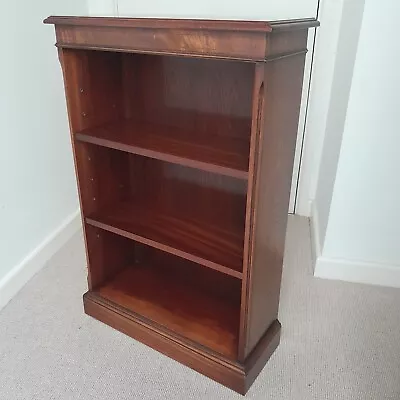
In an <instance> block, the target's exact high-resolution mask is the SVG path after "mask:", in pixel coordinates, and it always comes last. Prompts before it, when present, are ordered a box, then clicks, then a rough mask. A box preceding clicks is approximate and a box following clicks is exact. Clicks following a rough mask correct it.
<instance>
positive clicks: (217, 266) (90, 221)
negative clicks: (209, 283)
mask: <svg viewBox="0 0 400 400" xmlns="http://www.w3.org/2000/svg"><path fill="white" fill-rule="evenodd" d="M85 222H86V223H87V224H89V225H91V226H94V227H96V228H100V229H103V230H105V231H108V232H111V233H114V234H116V235H119V236H123V237H125V238H127V239H131V240H134V241H136V242H139V243H142V244H145V245H147V246H150V247H153V248H155V249H158V250H161V251H165V252H166V253H169V254H172V255H175V256H178V257H181V258H184V259H186V260H189V261H192V262H194V263H196V264H200V265H203V266H204V267H207V268H211V269H213V270H215V271H219V272H221V273H223V274H225V275H229V276H232V277H234V278H238V279H243V273H242V272H240V271H236V270H234V269H231V268H229V267H225V266H223V265H221V264H218V263H215V262H213V261H210V260H207V259H205V258H202V257H198V256H195V255H193V254H190V253H187V252H185V251H183V250H179V249H175V248H174V247H171V246H168V245H165V244H163V243H159V242H157V241H155V240H152V239H148V238H145V237H144V236H140V235H137V234H135V233H132V232H128V231H125V230H123V229H120V228H116V227H114V226H112V225H109V224H105V223H103V222H100V221H98V220H96V219H93V218H90V217H85Z"/></svg>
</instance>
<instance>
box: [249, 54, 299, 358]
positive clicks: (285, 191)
mask: <svg viewBox="0 0 400 400" xmlns="http://www.w3.org/2000/svg"><path fill="white" fill-rule="evenodd" d="M304 61H305V54H298V55H293V56H291V57H286V58H281V59H278V60H275V61H272V62H268V63H266V65H265V90H266V99H265V104H264V114H265V120H264V127H263V129H264V134H263V140H262V141H261V142H260V147H261V148H260V158H259V160H258V169H259V171H258V173H257V175H256V179H257V182H256V186H257V193H256V199H255V203H254V207H255V209H256V210H255V212H256V217H257V218H255V220H254V227H253V231H252V235H253V237H252V238H251V241H252V242H253V248H252V254H251V257H250V260H251V265H250V266H249V268H250V274H249V275H248V276H249V279H248V281H247V285H248V298H247V301H248V313H247V324H246V333H247V335H246V344H245V348H244V356H245V357H246V356H247V355H248V354H250V352H251V351H252V349H253V348H254V347H255V346H256V344H257V343H258V341H259V340H260V339H261V338H262V336H263V335H264V334H265V332H266V331H267V330H268V328H269V327H270V326H271V324H272V323H273V322H274V321H275V320H276V319H277V316H278V305H279V294H280V285H281V275H282V263H283V255H284V247H285V235H286V225H287V216H288V205H289V197H290V184H291V177H292V168H293V160H294V151H295V145H296V135H297V125H298V118H299V111H300V100H301V89H302V82H303V72H304Z"/></svg>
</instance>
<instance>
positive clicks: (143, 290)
mask: <svg viewBox="0 0 400 400" xmlns="http://www.w3.org/2000/svg"><path fill="white" fill-rule="evenodd" d="M185 262H186V263H188V261H186V260H185ZM190 264H191V263H190ZM187 268H188V271H190V269H191V268H193V267H192V265H187ZM194 268H197V266H196V267H194ZM200 268H202V269H203V270H205V271H206V272H205V273H207V274H208V273H210V270H209V269H207V268H206V269H204V267H200ZM189 273H190V272H187V276H188V274H189ZM211 273H213V274H216V272H215V271H211ZM194 275H196V271H194ZM197 275H198V274H197ZM225 278H229V279H234V278H231V277H224V279H225ZM239 282H240V281H239V280H237V284H239ZM212 284H213V282H212V281H210V286H211V285H212ZM214 284H215V282H214ZM233 285H234V286H235V289H236V282H233ZM202 286H203V287H201V286H198V285H197V284H196V283H195V282H194V280H193V279H187V278H186V279H185V277H182V276H180V275H179V274H174V273H173V271H172V273H171V269H169V268H162V267H161V268H160V266H156V267H155V266H151V265H146V264H139V265H133V266H130V267H127V268H125V269H123V270H122V271H121V272H119V273H118V274H117V275H116V276H115V277H114V278H113V279H112V280H110V281H108V282H107V283H106V284H104V285H102V286H100V287H99V288H98V289H96V290H95V292H96V293H97V294H98V295H100V296H101V297H102V298H105V299H107V300H109V301H110V302H112V303H114V304H116V305H117V306H120V307H123V308H124V309H127V310H129V311H131V312H133V313H136V314H138V315H140V316H143V317H145V318H147V319H149V320H151V321H153V322H154V323H156V324H158V325H161V326H162V327H164V328H167V329H168V330H170V331H173V332H174V333H175V334H177V335H179V336H181V337H184V338H187V339H189V340H192V341H194V342H196V343H199V344H201V345H204V346H206V347H207V348H209V349H211V350H213V351H215V352H217V353H220V354H222V355H224V356H225V357H227V358H229V359H232V360H234V359H236V358H237V348H238V334H239V315H240V303H239V301H236V299H237V300H239V299H240V297H239V293H240V291H238V296H236V293H235V294H234V296H233V297H232V296H219V295H217V294H216V293H213V292H212V291H208V290H206V289H204V285H202ZM239 288H240V287H239ZM235 292H236V290H235Z"/></svg>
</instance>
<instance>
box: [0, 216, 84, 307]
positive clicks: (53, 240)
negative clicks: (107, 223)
mask: <svg viewBox="0 0 400 400" xmlns="http://www.w3.org/2000/svg"><path fill="white" fill-rule="evenodd" d="M80 228H81V219H80V214H79V210H76V211H74V212H73V213H72V214H70V215H69V216H68V217H67V218H66V219H65V220H64V221H63V222H62V223H61V225H60V226H59V227H58V228H57V229H55V230H54V231H53V232H52V233H51V234H50V235H48V236H47V237H46V238H45V240H43V242H42V243H40V244H39V246H37V247H36V249H34V250H33V251H32V252H31V253H30V254H28V255H27V256H26V257H25V258H24V259H23V260H22V261H21V262H20V263H19V264H18V265H16V266H15V267H14V268H13V269H12V270H11V271H10V272H9V273H8V274H7V275H6V276H4V277H3V278H2V279H1V280H0V310H1V309H2V308H3V307H4V306H5V305H6V304H7V303H8V302H9V301H10V300H11V299H12V298H13V297H14V296H15V295H16V294H17V293H18V292H19V291H20V290H21V289H22V287H23V286H24V285H25V284H26V283H27V282H28V281H29V280H30V279H31V278H32V277H33V276H34V275H35V274H36V273H37V272H38V271H40V269H41V268H42V267H43V266H44V265H45V264H46V262H47V261H48V260H49V259H50V258H51V257H52V256H53V255H54V254H55V253H57V251H58V250H60V249H61V248H62V247H63V246H64V244H65V243H67V241H68V240H69V239H70V238H71V237H72V236H73V235H74V234H75V233H76V232H77V231H78V230H79V229H80Z"/></svg>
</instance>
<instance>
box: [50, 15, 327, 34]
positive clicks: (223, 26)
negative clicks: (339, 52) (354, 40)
mask: <svg viewBox="0 0 400 400" xmlns="http://www.w3.org/2000/svg"><path fill="white" fill-rule="evenodd" d="M43 22H44V23H45V24H54V25H78V26H79V25H80V26H93V27H102V26H103V27H119V28H151V29H154V28H159V29H194V30H218V31H237V32H266V33H268V32H272V31H273V30H278V29H279V30H281V29H285V30H286V29H301V28H303V29H304V28H311V27H315V26H318V25H319V22H318V21H317V20H315V19H313V18H309V19H301V20H300V19H294V20H284V21H270V22H267V21H245V20H212V19H163V18H122V17H83V16H82V17H81V16H50V17H48V18H46V19H45V20H44V21H43Z"/></svg>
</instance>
